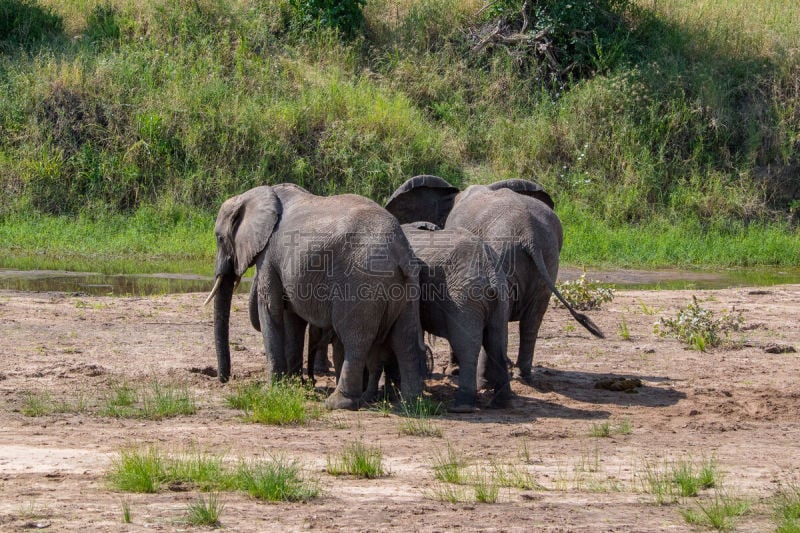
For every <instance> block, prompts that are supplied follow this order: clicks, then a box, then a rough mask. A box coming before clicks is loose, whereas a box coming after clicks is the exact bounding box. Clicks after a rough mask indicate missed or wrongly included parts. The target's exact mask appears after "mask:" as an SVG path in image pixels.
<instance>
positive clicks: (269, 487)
mask: <svg viewBox="0 0 800 533" xmlns="http://www.w3.org/2000/svg"><path fill="white" fill-rule="evenodd" d="M234 480H235V481H234V484H235V486H236V487H237V488H239V490H242V491H244V492H247V494H249V495H250V496H251V497H253V498H256V499H258V500H264V501H292V502H296V501H307V500H310V499H312V498H315V497H316V496H317V495H319V492H320V489H319V487H318V485H317V484H316V482H314V481H311V480H308V479H305V478H304V477H303V475H302V470H301V468H300V465H299V464H298V463H297V462H294V461H289V460H287V459H282V458H277V459H273V460H272V461H271V462H242V463H240V464H239V467H238V469H237V470H236V473H235V476H234Z"/></svg>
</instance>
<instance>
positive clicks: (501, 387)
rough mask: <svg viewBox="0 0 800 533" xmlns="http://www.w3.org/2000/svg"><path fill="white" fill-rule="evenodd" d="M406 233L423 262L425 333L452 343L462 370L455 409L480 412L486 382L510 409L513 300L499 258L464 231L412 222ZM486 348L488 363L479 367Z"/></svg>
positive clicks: (497, 400) (495, 399)
mask: <svg viewBox="0 0 800 533" xmlns="http://www.w3.org/2000/svg"><path fill="white" fill-rule="evenodd" d="M403 231H404V232H405V234H406V237H407V238H408V240H409V242H410V243H411V248H412V249H413V251H414V255H416V257H417V259H418V260H419V261H420V274H419V283H420V288H421V289H422V298H421V301H420V316H421V318H422V328H423V329H424V330H425V331H426V332H428V333H431V334H433V335H436V336H437V337H442V338H445V339H447V340H448V342H449V343H450V349H451V351H452V354H453V355H454V356H455V358H456V359H457V361H458V363H459V365H460V373H459V377H458V392H457V393H456V397H455V401H454V402H453V405H451V406H450V409H449V410H450V411H451V412H471V411H474V409H475V402H476V399H477V383H478V382H479V381H483V379H484V378H485V380H486V382H487V383H488V384H489V386H490V387H491V388H493V389H494V391H495V392H494V397H493V399H492V403H491V406H492V407H507V406H508V404H509V401H510V398H511V388H510V385H509V379H508V367H507V365H506V349H507V344H508V313H509V301H508V288H507V285H506V276H505V274H504V273H503V271H502V270H501V269H500V259H499V257H498V255H497V253H496V252H495V251H494V250H493V249H492V248H491V247H489V246H488V245H487V244H486V243H484V242H483V241H482V240H481V239H480V238H478V237H477V236H475V235H474V234H472V233H470V232H468V231H466V230H464V229H462V228H455V229H442V230H437V228H436V227H435V226H432V225H430V224H427V223H412V224H404V225H403ZM481 347H483V348H484V352H483V353H484V354H485V360H482V361H480V363H479V354H480V353H481ZM479 368H480V370H479ZM481 371H482V372H481ZM479 374H483V375H482V376H480V377H479Z"/></svg>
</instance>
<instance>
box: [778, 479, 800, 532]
mask: <svg viewBox="0 0 800 533" xmlns="http://www.w3.org/2000/svg"><path fill="white" fill-rule="evenodd" d="M775 521H776V523H777V529H776V532H777V533H800V486H797V485H790V486H789V487H788V488H785V489H782V490H781V491H780V492H779V493H778V495H777V497H776V500H775Z"/></svg>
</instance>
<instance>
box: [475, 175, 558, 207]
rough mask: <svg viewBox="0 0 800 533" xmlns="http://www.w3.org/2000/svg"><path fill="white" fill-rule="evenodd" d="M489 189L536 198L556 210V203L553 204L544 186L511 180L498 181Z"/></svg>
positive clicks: (521, 180) (527, 181)
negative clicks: (506, 190) (508, 190)
mask: <svg viewBox="0 0 800 533" xmlns="http://www.w3.org/2000/svg"><path fill="white" fill-rule="evenodd" d="M489 188H490V189H491V190H493V191H496V190H498V189H511V190H512V191H514V192H515V193H518V194H524V195H525V196H530V197H532V198H536V199H537V200H541V201H542V202H544V203H546V204H547V205H548V206H550V209H554V208H555V202H553V199H552V198H551V197H550V195H549V194H547V193H546V192H545V190H544V189H542V186H541V185H539V184H538V183H534V182H532V181H529V180H523V179H511V180H503V181H497V182H495V183H492V184H491V185H489Z"/></svg>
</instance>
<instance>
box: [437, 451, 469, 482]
mask: <svg viewBox="0 0 800 533" xmlns="http://www.w3.org/2000/svg"><path fill="white" fill-rule="evenodd" d="M466 466H467V464H466V461H465V460H464V458H463V457H462V456H461V454H459V453H458V452H457V451H456V450H455V448H453V446H452V445H451V444H450V443H448V444H447V452H446V453H442V452H441V450H437V452H436V455H435V457H434V461H433V473H434V477H435V478H436V479H437V480H439V481H443V482H445V483H454V484H463V483H465V482H466V480H467V475H466Z"/></svg>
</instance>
